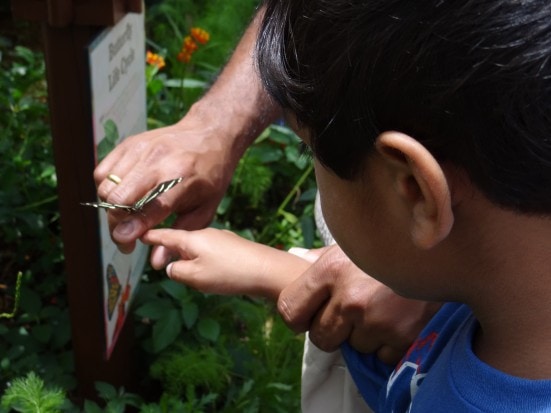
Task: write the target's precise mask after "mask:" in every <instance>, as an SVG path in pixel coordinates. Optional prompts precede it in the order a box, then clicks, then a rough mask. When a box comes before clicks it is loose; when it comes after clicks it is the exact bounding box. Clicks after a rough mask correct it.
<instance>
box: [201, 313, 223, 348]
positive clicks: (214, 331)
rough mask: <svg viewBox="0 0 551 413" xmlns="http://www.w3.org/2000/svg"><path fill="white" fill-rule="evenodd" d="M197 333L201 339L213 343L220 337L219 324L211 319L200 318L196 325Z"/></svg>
mask: <svg viewBox="0 0 551 413" xmlns="http://www.w3.org/2000/svg"><path fill="white" fill-rule="evenodd" d="M197 331H198V332H199V335H200V336H201V337H203V338H205V339H207V340H209V341H212V342H213V343H214V342H216V340H218V336H219V335H220V324H219V323H218V321H216V320H213V319H212V318H202V319H201V320H199V323H197Z"/></svg>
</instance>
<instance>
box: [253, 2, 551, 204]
mask: <svg viewBox="0 0 551 413" xmlns="http://www.w3.org/2000/svg"><path fill="white" fill-rule="evenodd" d="M265 6H266V12H265V16H264V20H263V22H262V26H261V29H260V33H259V37H258V41H257V50H256V53H257V64H258V69H259V71H260V76H261V78H262V80H263V83H264V85H265V87H266V88H267V90H268V92H269V93H270V94H271V95H272V96H273V97H274V98H275V99H276V101H277V102H278V103H279V104H281V105H282V106H283V108H285V109H287V110H290V111H291V112H293V114H294V115H295V116H296V117H297V120H298V121H299V123H300V124H302V126H305V127H306V128H307V129H308V130H309V132H310V133H311V140H312V148H313V151H314V154H315V155H316V157H317V158H318V159H319V160H320V161H321V162H322V163H323V164H324V165H326V166H327V167H329V168H331V169H332V170H333V171H334V172H335V173H337V174H338V175H339V176H341V177H342V178H346V179H349V178H352V177H354V176H355V174H356V173H357V172H358V170H359V168H360V167H361V165H362V162H363V161H364V160H365V158H366V155H367V154H369V153H370V152H371V151H372V150H373V143H374V140H375V138H376V137H377V135H378V134H379V133H381V132H383V131H389V130H396V131H401V132H404V133H406V134H409V135H410V136H413V137H414V138H415V139H417V140H418V141H419V142H421V143H422V144H423V145H425V147H427V148H428V149H429V150H430V151H431V152H432V153H433V155H434V156H435V157H436V158H437V159H438V160H439V161H441V162H444V161H449V162H452V163H454V164H456V165H459V166H461V167H463V168H464V169H465V170H466V171H467V172H468V174H469V176H470V178H471V180H472V181H473V182H474V184H475V185H477V186H478V187H479V188H480V189H481V190H482V191H483V192H484V193H485V194H486V196H487V197H488V198H489V199H490V200H492V201H493V202H495V203H496V204H498V205H501V206H502V207H505V208H510V209H514V210H517V211H521V212H527V213H545V214H548V213H550V212H551V17H550V16H551V2H549V1H548V0H541V1H540V0H533V1H530V0H483V1H478V0H461V1H459V0H457V1H456V0H432V1H429V0H418V1H412V0H266V1H265Z"/></svg>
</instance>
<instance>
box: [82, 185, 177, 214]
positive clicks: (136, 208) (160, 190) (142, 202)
mask: <svg viewBox="0 0 551 413" xmlns="http://www.w3.org/2000/svg"><path fill="white" fill-rule="evenodd" d="M183 179H184V178H182V177H180V178H176V179H171V180H169V181H165V182H161V183H160V184H159V185H157V186H156V187H155V188H154V189H153V190H151V191H149V192H148V193H147V194H146V195H145V196H144V197H143V198H142V199H139V200H138V201H136V203H135V204H134V205H120V204H110V203H109V202H103V201H102V202H81V205H86V206H92V207H94V208H105V209H122V210H124V211H126V212H128V213H129V214H134V213H136V212H141V211H142V209H143V208H144V207H145V206H146V205H147V204H149V203H150V202H151V201H153V200H154V199H155V198H157V197H158V196H159V195H162V194H164V193H165V192H166V191H168V190H170V189H172V188H174V186H175V185H177V184H179V183H180V182H182V180H183Z"/></svg>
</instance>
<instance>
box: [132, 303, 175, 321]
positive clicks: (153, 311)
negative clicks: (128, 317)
mask: <svg viewBox="0 0 551 413" xmlns="http://www.w3.org/2000/svg"><path fill="white" fill-rule="evenodd" d="M172 309H174V305H173V304H172V302H171V301H170V300H169V299H168V298H159V299H156V300H152V301H149V302H147V303H145V304H144V305H142V306H141V307H138V308H137V309H136V311H135V314H136V315H137V316H139V317H143V318H150V319H151V320H159V319H161V318H163V317H164V316H165V314H166V313H167V312H169V311H170V310H172Z"/></svg>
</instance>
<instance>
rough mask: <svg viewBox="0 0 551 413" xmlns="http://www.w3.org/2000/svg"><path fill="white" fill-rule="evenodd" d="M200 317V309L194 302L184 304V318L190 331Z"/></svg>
mask: <svg viewBox="0 0 551 413" xmlns="http://www.w3.org/2000/svg"><path fill="white" fill-rule="evenodd" d="M198 317H199V307H197V304H195V303H192V302H187V303H182V318H183V319H184V324H185V326H186V328H187V329H188V330H189V329H190V328H191V327H193V326H194V325H195V323H196V322H197V318H198Z"/></svg>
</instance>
